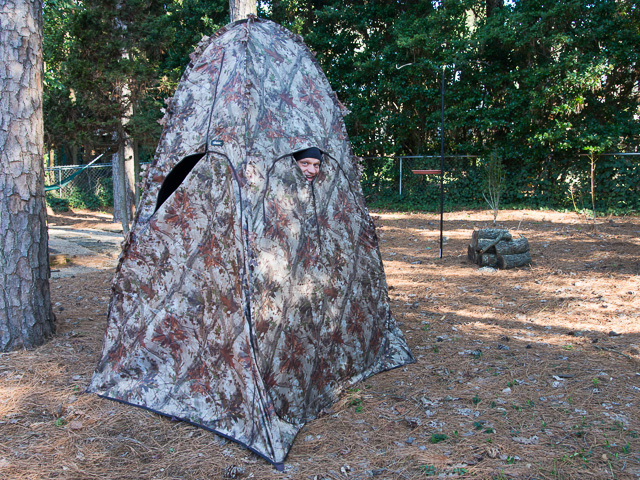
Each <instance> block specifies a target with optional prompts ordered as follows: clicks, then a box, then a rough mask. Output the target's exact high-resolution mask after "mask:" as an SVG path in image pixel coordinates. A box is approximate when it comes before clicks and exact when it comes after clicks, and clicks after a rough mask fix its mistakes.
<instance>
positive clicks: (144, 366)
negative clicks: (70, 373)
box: [90, 155, 299, 462]
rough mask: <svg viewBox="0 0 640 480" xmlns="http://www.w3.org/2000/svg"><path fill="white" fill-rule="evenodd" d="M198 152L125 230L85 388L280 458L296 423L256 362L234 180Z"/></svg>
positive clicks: (228, 171)
mask: <svg viewBox="0 0 640 480" xmlns="http://www.w3.org/2000/svg"><path fill="white" fill-rule="evenodd" d="M203 160H206V161H201V162H200V163H198V165H196V167H195V168H194V169H193V170H192V172H191V173H190V174H189V175H188V176H187V178H186V180H185V182H184V183H183V184H182V185H181V186H180V187H179V188H178V189H177V190H176V191H175V192H174V194H173V195H172V196H170V197H169V198H168V199H167V201H166V202H165V203H164V204H163V205H162V206H161V207H160V209H159V210H158V212H157V213H156V214H155V215H154V216H153V217H152V219H151V221H150V222H149V224H148V225H147V226H146V228H145V229H143V230H142V231H139V232H136V235H135V238H134V239H132V240H131V243H130V245H129V251H128V255H127V257H126V258H125V259H124V260H123V261H122V263H121V264H120V267H119V271H118V273H117V278H116V281H115V283H114V296H113V298H112V303H111V306H110V322H109V325H108V328H107V333H106V337H105V345H104V349H103V353H102V356H101V360H100V362H99V365H98V368H97V370H96V373H95V375H94V377H93V379H92V383H91V386H90V391H94V392H97V393H99V394H100V395H103V396H105V397H108V398H113V399H117V400H120V401H123V402H126V403H130V404H133V405H139V406H142V407H144V408H148V409H150V410H154V411H158V412H161V413H163V414H165V415H169V416H174V417H176V418H183V419H186V420H188V421H190V422H191V423H194V424H199V425H202V426H205V427H207V428H210V429H213V430H216V431H218V432H221V433H223V434H224V435H227V436H230V437H232V438H235V439H237V440H238V441H240V442H241V443H243V444H245V445H247V446H250V448H252V449H254V450H255V451H258V452H262V454H263V455H264V456H265V457H267V458H270V459H272V461H275V462H277V461H281V460H283V459H284V456H286V453H287V452H288V449H289V447H290V444H291V442H292V441H293V437H294V436H295V433H297V430H298V428H299V426H296V425H289V424H287V423H285V422H283V421H281V420H280V419H279V418H277V417H276V416H274V415H273V406H272V405H271V404H270V402H269V400H268V398H267V397H266V396H265V395H264V394H263V390H264V387H263V385H262V383H261V381H260V375H259V374H258V371H257V369H256V363H255V357H254V354H253V349H252V345H251V332H250V325H249V323H248V321H247V318H246V317H245V308H244V303H245V302H244V295H243V279H244V272H243V269H244V257H243V252H242V238H241V237H242V231H241V228H240V222H239V220H238V219H239V218H240V214H239V212H238V202H237V198H238V189H237V185H236V183H235V180H234V179H233V175H232V171H231V169H230V167H229V166H228V164H227V162H224V161H223V160H224V159H220V158H218V159H216V160H217V161H212V160H213V159H212V158H211V155H208V156H207V157H205V159H203ZM169 232H171V233H169Z"/></svg>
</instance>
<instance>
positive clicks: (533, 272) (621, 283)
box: [0, 211, 640, 480]
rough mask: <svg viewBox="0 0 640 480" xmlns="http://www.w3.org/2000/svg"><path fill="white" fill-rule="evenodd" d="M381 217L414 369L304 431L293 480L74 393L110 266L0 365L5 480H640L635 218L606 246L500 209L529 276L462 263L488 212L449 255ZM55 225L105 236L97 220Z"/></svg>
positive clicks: (455, 221)
mask: <svg viewBox="0 0 640 480" xmlns="http://www.w3.org/2000/svg"><path fill="white" fill-rule="evenodd" d="M376 216H377V219H376V223H377V224H378V232H379V236H380V241H381V243H380V245H381V250H382V255H383V258H384V262H385V268H386V272H387V279H388V283H389V287H390V292H389V293H390V296H391V302H392V306H393V311H394V314H395V317H396V318H397V320H398V321H399V322H400V323H401V325H402V329H403V330H404V331H405V332H406V336H407V339H408V341H409V344H410V345H411V347H412V349H413V352H414V354H415V356H416V357H417V362H416V363H415V364H413V365H410V366H408V367H405V368H400V369H397V370H395V371H391V372H386V373H383V374H380V375H376V376H374V377H372V378H370V379H368V380H367V381H365V382H363V383H362V384H361V385H359V387H358V388H354V389H352V390H351V391H349V392H346V393H345V394H344V395H343V397H342V400H341V401H340V402H339V403H338V404H337V405H335V406H334V408H333V412H332V413H329V414H327V415H326V416H324V417H322V418H320V419H317V420H315V421H313V422H310V423H309V424H308V425H307V426H306V427H305V428H304V429H303V430H302V432H301V433H300V435H299V436H298V438H297V439H296V442H295V444H294V446H293V448H292V450H291V453H290V454H289V457H288V459H287V462H286V469H285V472H284V473H279V472H276V471H275V470H274V469H273V468H272V467H271V466H269V465H268V464H267V463H266V462H265V461H263V460H262V459H260V458H258V457H256V456H255V455H253V454H251V453H249V452H248V451H246V450H245V449H243V448H241V447H239V446H237V445H235V444H234V443H232V442H228V441H225V440H223V439H221V438H219V437H217V436H216V435H214V434H212V433H210V432H207V431H204V430H201V429H198V428H195V427H192V426H189V425H186V424H183V423H179V422H172V421H170V420H168V419H167V418H164V417H161V416H158V415H155V414H152V413H149V412H146V411H144V410H141V409H137V408H133V407H128V406H124V405H120V404H118V403H115V402H111V401H108V400H102V399H99V398H97V397H95V396H93V395H86V394H83V393H82V392H83V389H84V388H85V386H86V385H87V383H88V380H89V378H90V375H91V373H92V370H93V368H94V365H95V363H96V361H97V357H98V354H99V351H100V348H101V343H102V335H103V331H104V327H105V319H106V308H107V302H108V297H109V285H110V280H111V276H112V274H113V268H110V269H107V270H96V272H95V273H92V274H87V275H80V276H76V277H75V278H61V279H53V280H52V282H51V283H52V296H53V302H54V303H55V310H56V314H57V317H58V332H57V334H56V336H55V338H53V339H52V340H51V341H50V342H49V343H47V344H46V345H44V346H42V347H40V348H38V349H36V350H34V351H19V352H15V353H9V354H3V355H0V432H2V435H1V436H0V478H3V479H4V478H6V479H20V480H24V479H50V478H51V479H53V478H60V479H82V480H84V479H92V478H100V479H185V480H186V479H217V478H231V477H232V476H233V475H232V470H234V466H235V467H236V468H235V470H236V471H237V472H238V473H237V476H236V478H254V479H294V480H295V479H347V478H349V479H368V478H374V479H423V478H428V477H436V478H437V477H442V476H458V477H463V478H470V477H473V478H482V479H485V478H486V479H489V478H493V479H507V478H517V479H525V478H531V479H532V478H539V479H547V478H562V479H565V478H566V479H571V478H581V477H582V478H603V479H604V478H639V477H640V439H639V438H638V437H639V436H640V416H639V405H640V365H639V360H640V338H639V335H638V331H639V329H640V325H639V322H638V315H639V310H638V306H639V295H640V219H639V218H636V217H612V218H607V219H601V220H600V224H599V226H598V232H597V233H596V232H593V231H592V229H591V227H589V226H588V224H587V223H586V222H585V220H584V219H583V218H582V217H578V216H577V215H571V214H563V213H556V212H537V211H506V212H502V213H501V215H500V218H499V220H500V223H501V224H502V225H503V226H505V227H508V228H509V229H510V230H511V232H512V233H513V234H522V235H524V236H526V237H527V238H528V239H529V242H530V244H531V246H532V255H533V259H534V264H533V266H532V267H530V268H523V269H517V270H511V271H499V272H495V273H488V272H483V271H480V270H479V269H478V268H477V267H476V266H474V265H470V264H468V263H467V262H466V258H465V257H466V246H467V244H468V243H469V240H470V238H471V232H472V231H473V229H474V228H480V227H482V226H487V225H488V224H489V222H490V216H489V214H488V213H487V212H475V211H469V212H457V213H450V214H446V217H445V228H446V232H445V235H446V236H447V237H448V241H447V242H446V244H445V248H444V258H443V259H439V258H438V247H439V244H438V238H439V233H438V216H436V215H425V214H395V213H394V214H392V213H377V214H376ZM65 217H67V218H65ZM50 221H51V222H55V223H57V224H58V225H60V224H65V222H67V223H66V224H77V225H79V226H81V227H85V228H86V227H93V228H101V227H104V228H106V227H109V228H112V225H111V224H108V223H105V222H107V219H106V217H97V216H96V215H93V214H90V213H87V212H84V213H83V212H80V213H79V214H77V215H56V216H54V217H53V218H51V220H50ZM74 262H81V263H82V262H84V264H86V265H97V266H99V267H100V268H104V267H103V265H104V264H105V258H93V259H92V258H75V259H74ZM111 265H113V259H111ZM225 471H226V475H225Z"/></svg>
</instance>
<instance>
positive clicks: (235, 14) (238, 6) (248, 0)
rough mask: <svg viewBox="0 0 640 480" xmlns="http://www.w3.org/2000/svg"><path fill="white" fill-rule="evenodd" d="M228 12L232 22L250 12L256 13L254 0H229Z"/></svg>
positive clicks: (245, 16) (246, 15)
mask: <svg viewBox="0 0 640 480" xmlns="http://www.w3.org/2000/svg"><path fill="white" fill-rule="evenodd" d="M229 12H230V18H231V21H232V22H236V21H238V20H242V19H243V18H247V17H248V16H249V15H251V14H253V15H256V14H257V12H258V10H257V7H256V0H229Z"/></svg>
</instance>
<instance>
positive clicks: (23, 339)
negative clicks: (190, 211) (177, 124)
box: [0, 0, 55, 352]
mask: <svg viewBox="0 0 640 480" xmlns="http://www.w3.org/2000/svg"><path fill="white" fill-rule="evenodd" d="M0 65H2V68H0V89H1V90H0V91H1V93H0V95H1V97H0V105H2V107H1V108H2V111H1V112H0V231H1V232H2V235H0V252H1V253H0V289H1V290H0V292H1V294H0V351H4V352H6V351H9V350H14V349H18V348H33V347H35V346H37V345H40V344H42V343H44V341H45V340H46V339H47V338H48V337H50V336H51V335H52V334H53V332H54V330H55V316H54V314H53V310H52V309H51V298H50V292H49V275H50V271H49V255H48V254H49V251H48V244H47V242H48V236H47V235H48V234H47V217H46V207H45V201H44V163H43V162H44V157H43V152H44V130H43V124H42V2H41V1H39V0H33V1H27V0H0Z"/></svg>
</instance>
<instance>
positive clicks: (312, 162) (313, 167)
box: [297, 158, 320, 182]
mask: <svg viewBox="0 0 640 480" xmlns="http://www.w3.org/2000/svg"><path fill="white" fill-rule="evenodd" d="M297 163H298V166H299V167H300V170H302V173H304V176H305V177H306V179H307V181H308V182H313V179H314V178H316V175H318V172H320V160H318V159H317V158H302V159H300V160H298V161H297Z"/></svg>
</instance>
